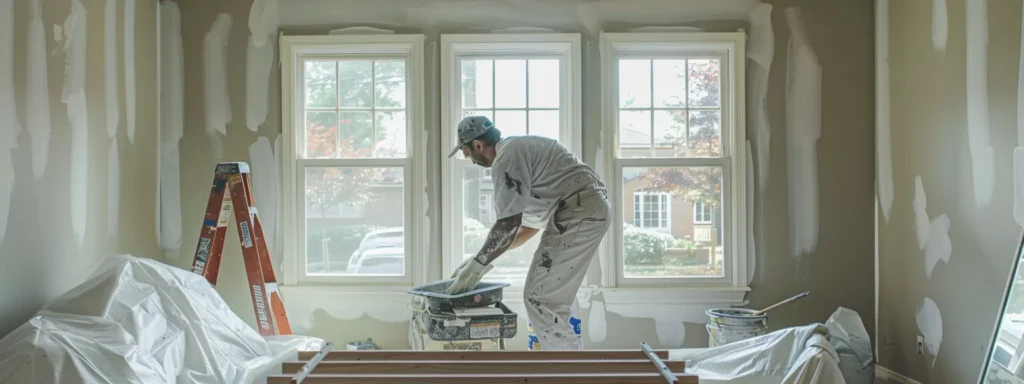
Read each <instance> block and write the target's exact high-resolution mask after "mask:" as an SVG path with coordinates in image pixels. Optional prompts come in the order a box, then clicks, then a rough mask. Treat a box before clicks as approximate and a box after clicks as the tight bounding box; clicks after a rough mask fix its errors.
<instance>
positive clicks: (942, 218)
mask: <svg viewBox="0 0 1024 384" xmlns="http://www.w3.org/2000/svg"><path fill="white" fill-rule="evenodd" d="M949 227H950V222H949V217H948V216H946V215H939V217H936V218H934V219H932V221H931V223H930V224H929V226H928V228H929V231H930V232H931V233H930V234H929V235H928V246H927V247H925V249H924V263H925V264H924V265H925V270H924V272H925V277H926V278H928V279H931V278H932V271H934V270H935V266H936V265H938V264H939V261H943V262H946V263H949V258H950V256H952V255H953V243H952V242H951V241H950V239H949Z"/></svg>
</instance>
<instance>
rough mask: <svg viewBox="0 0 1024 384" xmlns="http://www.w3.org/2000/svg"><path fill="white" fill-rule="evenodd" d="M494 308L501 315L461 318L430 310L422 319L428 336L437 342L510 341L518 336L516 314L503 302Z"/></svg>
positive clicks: (496, 304) (453, 314)
mask: <svg viewBox="0 0 1024 384" xmlns="http://www.w3.org/2000/svg"><path fill="white" fill-rule="evenodd" d="M494 307H496V308H500V309H501V312H502V313H501V314H494V315H475V316H468V317H459V316H457V315H456V314H455V313H450V312H442V313H437V312H434V311H432V310H430V309H428V310H427V311H426V312H425V313H423V316H421V317H420V318H421V319H422V321H423V322H424V324H423V325H424V328H425V329H426V330H427V336H430V338H431V339H434V340H437V341H457V340H479V339H510V338H513V337H515V336H516V317H517V316H518V315H517V314H516V313H515V312H512V310H510V309H508V307H506V306H505V304H502V303H501V302H498V303H495V304H494Z"/></svg>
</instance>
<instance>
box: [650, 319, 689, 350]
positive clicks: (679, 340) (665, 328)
mask: <svg viewBox="0 0 1024 384" xmlns="http://www.w3.org/2000/svg"><path fill="white" fill-rule="evenodd" d="M654 332H655V333H656V334H657V335H658V342H660V343H661V345H664V346H666V347H669V348H679V347H682V346H683V342H685V341H686V325H684V324H683V321H682V320H679V319H663V318H654Z"/></svg>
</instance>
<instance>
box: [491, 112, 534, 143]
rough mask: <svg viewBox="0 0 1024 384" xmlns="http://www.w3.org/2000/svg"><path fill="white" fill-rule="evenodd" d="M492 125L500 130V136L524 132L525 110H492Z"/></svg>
mask: <svg viewBox="0 0 1024 384" xmlns="http://www.w3.org/2000/svg"><path fill="white" fill-rule="evenodd" d="M494 126H495V127H497V128H498V129H499V130H501V137H509V136H522V135H525V134H526V111H497V112H494Z"/></svg>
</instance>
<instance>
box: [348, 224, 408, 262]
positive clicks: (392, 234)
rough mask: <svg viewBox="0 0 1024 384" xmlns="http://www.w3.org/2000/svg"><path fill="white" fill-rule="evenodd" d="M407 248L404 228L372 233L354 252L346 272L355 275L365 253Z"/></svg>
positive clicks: (367, 235) (365, 237)
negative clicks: (354, 271) (382, 249)
mask: <svg viewBox="0 0 1024 384" xmlns="http://www.w3.org/2000/svg"><path fill="white" fill-rule="evenodd" d="M394 247H397V248H405V229H404V228H385V229H378V230H374V231H370V233H367V234H366V236H363V240H362V241H360V242H359V248H358V249H356V250H355V251H353V252H352V255H351V256H349V258H348V266H347V267H346V268H345V270H346V271H347V272H348V273H353V270H355V268H356V266H357V265H359V262H360V259H361V258H362V255H363V253H364V252H366V251H368V250H371V249H377V248H394Z"/></svg>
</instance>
